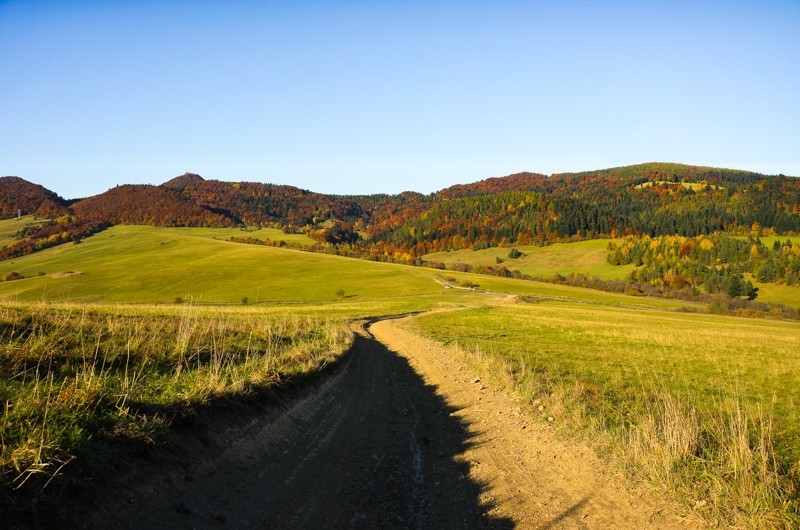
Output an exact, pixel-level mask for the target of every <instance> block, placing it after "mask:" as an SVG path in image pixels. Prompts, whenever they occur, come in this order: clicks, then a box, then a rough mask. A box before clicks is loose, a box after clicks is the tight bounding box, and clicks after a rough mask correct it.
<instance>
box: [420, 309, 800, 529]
mask: <svg viewBox="0 0 800 530" xmlns="http://www.w3.org/2000/svg"><path fill="white" fill-rule="evenodd" d="M415 322H416V325H417V326H418V327H419V329H421V330H422V332H423V333H424V334H426V335H427V336H429V337H431V338H433V339H434V340H437V341H438V342H440V343H444V344H448V345H450V346H451V347H452V348H453V351H454V353H455V354H456V355H459V356H462V357H463V358H465V359H467V360H468V361H469V362H471V363H472V364H474V365H475V366H476V368H477V369H478V370H479V371H481V372H483V373H484V374H487V375H491V376H492V377H493V378H494V379H495V380H496V381H497V382H498V383H500V384H501V385H503V386H507V387H509V388H512V389H513V390H514V391H516V392H517V393H518V394H519V395H520V396H521V397H522V398H523V401H524V402H526V403H527V404H528V405H529V407H530V408H531V410H532V411H533V413H534V414H537V415H540V416H541V417H542V418H543V419H544V421H548V420H551V421H552V422H553V423H555V424H556V425H559V426H561V427H562V428H564V429H565V431H567V432H572V433H573V434H577V435H579V436H583V437H585V438H586V439H588V440H590V441H591V443H593V444H594V446H595V447H596V448H597V449H598V450H599V451H600V452H601V453H603V454H606V455H614V456H615V457H616V459H617V460H618V462H619V463H620V464H621V465H623V466H624V467H625V468H626V469H627V470H628V471H629V472H630V473H632V474H633V475H635V476H637V477H639V478H645V479H648V480H650V481H652V482H653V483H654V484H657V485H658V486H659V487H665V488H667V489H669V490H671V491H674V492H676V493H677V494H678V496H679V497H680V498H682V499H684V502H685V507H686V510H687V512H692V513H694V514H697V515H700V516H702V517H704V518H705V519H706V520H708V521H709V522H711V523H712V524H716V525H721V526H725V527H739V528H781V527H783V528H796V527H797V525H798V524H800V511H799V510H800V505H799V503H798V493H800V488H799V487H800V443H798V442H800V436H799V433H800V417H799V416H798V413H797V407H796V404H797V403H798V400H800V376H798V373H800V372H798V368H800V351H798V348H797V344H798V343H800V326H798V325H797V324H796V323H789V322H765V321H755V322H754V321H750V320H747V319H741V318H731V317H722V316H715V315H688V314H681V313H666V312H660V311H637V310H633V309H628V308H614V307H607V306H592V305H586V304H584V305H578V304H571V303H558V302H541V303H539V304H536V305H531V306H520V305H517V306H509V305H507V306H502V307H485V308H481V309H474V310H466V311H459V312H451V313H433V314H428V315H423V316H421V317H418V318H417V319H415Z"/></svg>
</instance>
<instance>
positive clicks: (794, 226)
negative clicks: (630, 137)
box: [0, 163, 800, 296]
mask: <svg viewBox="0 0 800 530" xmlns="http://www.w3.org/2000/svg"><path fill="white" fill-rule="evenodd" d="M20 211H21V212H22V213H24V214H34V215H37V216H39V217H43V218H47V219H51V220H50V221H49V222H47V223H45V224H44V225H42V228H41V230H42V232H41V233H39V234H38V235H36V234H20V235H19V238H18V239H19V241H17V242H16V243H14V244H12V245H9V247H12V246H13V247H15V248H8V249H6V251H4V252H2V254H0V258H2V257H9V256H12V255H19V253H21V252H30V251H34V250H36V249H38V248H43V246H42V245H48V244H49V243H47V241H79V240H80V238H81V237H85V234H87V233H91V232H92V231H96V230H98V229H101V228H102V227H104V226H108V225H114V224H147V225H155V226H235V225H242V224H244V225H251V226H252V225H256V226H257V225H265V226H272V227H279V228H282V229H283V230H284V231H286V232H304V233H307V234H308V235H309V236H310V237H312V238H313V239H315V240H316V241H317V242H318V247H317V248H318V250H324V251H328V252H336V253H339V254H343V255H350V256H357V257H363V258H368V259H378V260H385V261H396V262H403V263H409V264H425V263H424V261H423V260H422V257H423V256H424V255H425V254H428V253H430V252H434V251H441V250H458V249H465V248H473V249H480V248H486V247H492V246H512V245H528V244H536V245H546V244H549V243H552V242H556V241H574V240H578V239H587V238H598V237H611V238H625V239H624V243H623V244H622V245H621V246H620V247H617V248H614V249H611V252H610V255H609V258H610V260H612V262H618V263H630V262H631V261H629V260H637V261H639V260H640V261H641V262H642V263H641V264H640V265H641V266H640V267H639V268H638V269H637V273H636V274H637V277H636V278H631V279H630V280H631V281H637V282H650V283H652V282H657V281H661V282H662V283H665V284H667V285H674V286H677V287H682V286H687V285H688V286H691V287H694V288H697V287H700V286H703V287H704V288H705V289H706V290H707V291H709V292H716V291H728V292H734V291H736V290H737V289H734V288H732V287H731V288H730V289H728V288H727V287H729V285H730V283H731V282H733V281H734V280H730V279H728V278H727V277H728V276H731V277H735V278H737V279H741V275H742V274H745V273H749V274H753V275H754V276H753V277H754V278H757V279H759V280H760V279H761V278H768V279H769V280H768V281H785V282H787V283H790V282H796V281H797V277H796V271H795V268H794V267H797V260H795V258H793V257H792V256H795V255H796V254H797V252H796V250H793V249H795V247H793V246H788V245H787V246H784V247H781V249H776V250H772V249H766V250H764V249H762V247H763V245H761V246H759V243H758V240H757V239H755V240H753V241H754V242H753V243H751V244H750V247H752V248H756V250H757V252H758V255H759V258H758V259H756V258H755V257H753V256H751V257H750V258H749V260H744V261H742V260H739V259H738V258H737V261H735V262H734V261H730V262H729V261H727V260H729V257H728V256H726V255H722V256H718V255H714V258H713V259H720V260H722V262H724V263H730V266H726V267H721V268H720V267H716V268H715V267H711V266H710V264H709V263H708V259H709V258H708V256H707V255H706V254H703V253H702V251H703V248H704V247H705V246H708V245H710V244H713V248H715V249H717V251H721V250H722V249H727V248H728V247H730V246H735V245H744V243H731V241H741V240H736V239H733V238H725V237H723V236H720V235H719V234H728V235H741V236H749V235H753V236H755V237H756V238H757V237H758V236H761V235H768V234H780V235H786V236H790V235H796V234H798V233H800V179H797V178H793V177H787V176H784V175H773V176H768V175H763V174H759V173H753V172H747V171H738V170H731V169H720V168H711V167H699V166H687V165H681V164H665V163H649V164H640V165H635V166H625V167H619V168H611V169H604V170H598V171H589V172H583V173H560V174H554V175H551V176H546V175H542V174H537V173H517V174H514V175H509V176H506V177H499V178H489V179H486V180H482V181H479V182H475V183H472V184H464V185H456V186H452V187H450V188H447V189H443V190H441V191H439V192H437V193H433V194H430V195H422V194H419V193H415V192H405V193H401V194H398V195H359V196H340V195H325V194H319V193H314V192H311V191H308V190H303V189H300V188H296V187H293V186H285V185H276V184H264V183H256V182H223V181H217V180H205V179H203V178H202V177H201V176H199V175H196V174H192V173H186V174H184V175H181V176H178V177H176V178H174V179H171V180H169V181H167V182H165V183H164V184H163V185H161V186H149V185H137V186H133V185H124V186H117V187H115V188H112V189H110V190H108V191H107V192H105V193H102V194H100V195H96V196H94V197H89V198H87V199H83V200H79V201H75V202H74V203H73V204H70V203H69V202H68V201H65V200H64V199H62V198H61V197H59V196H58V195H56V194H55V193H53V192H51V191H49V190H46V189H45V188H43V187H41V186H38V185H36V184H31V183H29V182H27V181H24V180H22V179H20V178H17V177H3V178H0V214H2V216H3V218H8V217H13V216H16V215H17V213H18V212H20ZM65 215H66V216H67V217H65ZM55 219H61V221H60V222H59V223H56V221H55ZM64 219H68V221H64ZM56 224H60V226H59V227H56V226H55V225H56ZM59 229H60V230H59ZM56 232H58V234H59V236H58V238H54V237H52V236H53V234H55V233H56ZM43 236H46V237H43ZM665 236H670V237H665ZM51 238H52V239H51ZM675 238H677V239H675ZM676 242H680V245H684V244H686V245H695V246H694V247H693V250H692V252H693V253H690V254H688V255H683V254H681V252H685V251H686V249H685V248H683V250H681V248H682V247H679V248H678V249H677V250H676V249H674V248H672V247H670V245H673V246H674V245H675V244H678V243H676ZM687 242H688V243H687ZM692 242H694V243H692ZM799 242H800V241H799ZM656 244H658V245H659V248H660V250H659V251H658V255H661V256H667V257H669V260H667V261H663V260H650V261H648V260H649V259H650V258H649V256H650V255H651V254H652V252H653V251H652V250H651V251H650V254H648V251H647V249H649V248H650V246H652V245H656ZM645 247H647V248H645ZM787 248H788V250H787ZM676 253H677V254H676ZM675 255H677V256H679V257H680V259H679V260H678V261H674V259H677V258H675ZM670 260H673V261H670ZM787 260H788V261H787ZM432 265H434V266H436V264H432ZM773 269H774V270H775V271H776V272H775V273H774V274H773V272H772V270H773ZM498 271H499V272H498ZM498 271H489V272H490V273H503V272H504V271H502V270H500V269H498ZM722 276H725V277H724V278H723V277H722ZM723 282H727V283H726V284H725V286H723ZM749 287H752V286H748V285H747V284H746V282H744V280H742V282H741V290H742V293H741V295H742V296H745V295H753V294H754V293H753V292H751V291H748V289H749Z"/></svg>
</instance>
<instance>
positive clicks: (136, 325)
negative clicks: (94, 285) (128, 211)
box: [0, 304, 352, 488]
mask: <svg viewBox="0 0 800 530" xmlns="http://www.w3.org/2000/svg"><path fill="white" fill-rule="evenodd" d="M0 337H2V340H1V341H0V405H2V407H3V414H2V421H0V441H1V442H2V453H0V470H2V481H1V482H0V483H2V484H4V485H5V487H11V486H13V487H17V488H18V487H21V486H23V485H25V484H26V482H28V481H29V480H31V479H33V480H31V482H32V483H36V484H38V485H42V483H43V482H44V483H45V484H46V481H47V479H48V478H49V477H50V476H52V475H53V474H54V473H55V472H57V470H58V469H59V466H60V465H61V464H63V463H65V462H68V461H69V460H70V459H72V458H73V457H74V456H76V455H80V454H83V453H84V452H86V451H87V450H88V449H89V448H90V447H92V444H93V443H96V442H97V441H98V440H103V439H111V438H114V437H119V436H122V437H129V438H139V439H144V440H151V439H152V437H153V436H156V435H157V433H158V432H159V431H160V430H161V429H163V428H165V427H166V426H167V425H168V424H169V423H170V421H171V419H172V418H173V417H174V416H176V415H177V416H180V415H185V414H191V411H192V409H193V407H196V406H198V405H200V404H203V403H205V402H207V401H208V400H210V399H213V398H219V397H221V396H230V395H242V394H248V393H252V392H254V391H262V390H264V389H267V388H269V387H271V386H273V385H276V384H281V383H282V382H284V381H287V380H291V379H292V378H293V377H296V376H298V377H299V376H304V375H306V374H309V373H313V372H315V371H318V370H320V369H321V368H322V367H323V366H325V365H326V364H327V363H329V362H332V361H333V360H334V359H336V358H337V357H338V356H339V355H340V354H341V353H342V352H343V351H345V350H346V349H347V348H348V347H349V345H350V343H351V340H352V334H351V332H350V330H349V328H348V326H347V323H346V322H344V321H343V320H342V319H330V318H320V317H318V316H316V315H310V316H307V315H302V314H300V313H289V312H286V311H284V312H283V314H281V315H274V314H272V315H270V314H260V313H259V312H258V311H256V310H250V311H241V310H240V311H233V310H228V311H224V310H222V311H221V310H219V309H217V308H214V309H210V308H197V307H188V306H187V307H180V308H164V307H135V308H133V307H112V306H105V307H94V308H91V309H89V308H85V307H79V306H70V305H59V306H54V305H50V304H47V305H19V304H14V305H5V306H2V307H0Z"/></svg>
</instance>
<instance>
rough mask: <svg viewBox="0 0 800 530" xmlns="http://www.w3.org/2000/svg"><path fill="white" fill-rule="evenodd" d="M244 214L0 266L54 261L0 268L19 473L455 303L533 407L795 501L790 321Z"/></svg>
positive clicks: (720, 513)
mask: <svg viewBox="0 0 800 530" xmlns="http://www.w3.org/2000/svg"><path fill="white" fill-rule="evenodd" d="M266 233H267V232H265V234H266ZM237 234H242V232H239V231H238V230H219V229H186V228H153V227H131V226H118V227H114V228H110V229H108V230H106V231H104V232H101V233H99V234H96V235H94V236H92V237H90V238H88V239H87V240H86V241H85V242H84V243H81V244H78V245H73V244H68V245H64V246H61V247H56V248H52V249H48V250H45V251H42V252H39V253H36V254H33V255H29V256H25V257H22V258H17V259H14V260H9V261H4V262H0V275H2V274H5V273H7V272H11V271H16V272H20V273H22V274H23V275H29V274H32V273H36V272H39V271H42V272H45V273H46V276H43V277H32V278H28V279H24V280H17V281H12V282H4V283H0V300H2V301H3V303H2V305H0V336H2V337H3V341H2V343H1V344H0V345H1V346H2V348H3V350H2V352H0V368H2V370H3V380H2V387H0V392H2V393H1V394H0V404H3V403H6V404H8V405H7V407H8V408H7V409H6V411H5V413H4V415H3V420H2V429H3V431H2V435H1V437H2V440H3V443H4V444H5V445H6V446H7V447H13V449H10V450H6V451H5V452H4V453H3V460H2V465H3V466H4V468H5V469H6V470H13V473H12V474H13V475H14V476H16V477H21V478H20V480H24V478H25V477H26V476H28V475H30V474H31V473H34V475H35V474H37V473H38V471H40V470H44V471H46V472H52V471H54V470H55V468H57V466H58V465H60V462H64V461H67V460H68V459H69V458H70V457H71V455H73V454H78V453H80V451H81V450H84V449H85V447H86V445H84V444H85V443H86V439H87V436H88V437H89V438H91V437H92V436H101V437H102V436H109V433H111V435H113V433H114V432H118V433H119V434H120V435H125V433H139V434H136V435H137V436H138V435H143V436H151V435H154V433H157V431H158V429H160V428H164V424H163V418H164V416H163V415H161V416H159V415H158V414H156V415H152V414H151V415H148V414H146V413H145V414H143V413H142V412H141V411H142V410H163V409H164V407H167V408H169V407H174V406H177V405H181V404H186V403H189V402H203V401H204V400H208V399H214V398H215V396H222V395H229V394H235V393H237V392H241V391H244V392H247V391H249V389H254V388H260V386H259V385H261V386H264V385H266V386H269V385H271V384H273V383H274V382H276V381H277V380H279V379H280V380H282V379H283V378H284V377H286V376H287V374H293V373H294V374H300V373H309V372H313V371H314V370H317V369H318V368H319V367H320V366H321V365H322V364H324V363H326V362H329V361H330V360H331V359H332V358H333V357H331V356H330V355H333V356H334V357H335V356H336V355H338V353H339V352H340V351H341V350H342V349H343V348H344V345H345V344H346V343H347V340H348V337H349V335H348V334H347V332H346V331H345V328H346V322H347V321H348V320H350V319H354V318H364V317H371V316H379V315H388V314H400V313H411V312H421V311H430V310H433V309H450V310H456V309H458V310H459V311H449V312H435V313H430V314H427V315H424V316H422V317H419V318H418V320H417V324H416V325H418V326H420V328H421V329H422V330H423V331H424V333H426V334H428V335H430V336H431V337H433V338H434V339H436V340H438V341H440V342H443V343H446V344H451V345H458V348H456V349H454V352H455V354H457V355H465V356H466V357H467V358H469V359H472V360H474V362H476V364H477V365H478V366H479V369H481V370H483V371H484V372H485V373H487V374H488V373H493V374H494V377H496V378H497V380H498V381H500V382H501V383H502V384H507V385H509V386H511V387H513V388H515V389H516V391H518V392H519V393H520V394H521V395H522V396H523V397H524V398H525V399H526V400H527V401H528V403H530V404H531V407H532V409H531V410H533V411H534V413H535V414H541V415H543V416H544V417H545V418H547V417H548V416H552V417H553V419H554V421H555V422H556V423H557V424H560V425H569V427H570V430H573V431H575V432H579V433H583V434H584V435H588V436H589V437H591V438H592V439H594V440H595V441H599V442H598V443H599V446H600V447H601V450H606V451H612V452H615V453H619V454H621V456H620V458H621V459H623V460H624V461H625V462H627V464H628V465H629V466H630V468H631V469H633V470H635V472H636V473H641V474H643V475H646V476H649V477H651V478H652V479H653V480H654V481H655V482H657V483H659V484H663V485H666V486H667V487H668V488H672V489H676V490H679V491H681V492H684V493H685V495H686V498H689V499H695V500H696V501H697V503H698V504H697V506H694V505H692V506H691V509H697V510H700V511H705V512H707V513H708V514H710V515H709V517H710V518H712V519H713V518H714V517H717V518H718V520H719V521H723V522H724V524H739V525H740V526H745V527H746V526H753V525H758V524H762V523H763V524H764V525H765V526H769V525H778V524H780V523H781V522H785V521H788V520H793V521H797V520H798V519H797V517H796V512H797V491H796V490H792V488H793V487H795V486H796V485H797V483H798V481H800V463H798V462H799V461H800V460H799V459H800V415H799V414H798V412H797V410H798V409H797V406H796V404H797V403H798V402H800V390H798V389H800V380H798V379H800V376H798V373H800V324H797V323H790V322H781V321H770V320H764V319H741V318H733V317H722V316H714V315H710V314H706V313H705V312H704V308H703V307H702V306H698V305H693V304H690V303H686V302H680V301H674V300H667V299H658V298H643V297H631V296H626V295H621V294H611V293H605V292H601V291H593V290H586V289H579V288H575V287H569V286H565V285H555V284H549V283H542V282H531V281H522V280H514V279H510V278H500V277H494V276H483V275H475V274H469V273H458V272H451V271H440V270H434V269H426V268H415V267H408V266H403V265H395V264H388V263H374V262H368V261H362V260H355V259H348V258H342V257H338V256H329V255H323V254H313V253H307V252H302V251H298V250H290V249H281V248H273V247H263V246H256V245H243V244H236V243H230V242H229V241H227V239H228V237H230V235H237ZM265 237H271V236H269V235H265ZM215 238H216V239H215ZM605 244H607V240H606V241H605V242H599V241H587V242H583V243H574V244H570V245H579V246H576V247H572V246H570V245H562V246H561V247H563V248H560V249H559V246H557V245H556V246H554V247H555V249H556V251H557V252H556V251H553V250H551V251H549V252H550V254H548V251H547V249H552V248H553V247H546V248H544V249H540V248H538V247H532V248H528V247H526V248H524V249H521V250H523V251H525V252H528V253H529V254H528V257H524V258H520V260H525V259H529V258H531V257H535V256H539V257H542V256H545V255H547V256H549V257H548V258H547V259H544V258H542V259H543V260H544V261H547V262H548V263H549V265H548V267H551V269H550V271H551V272H552V273H554V272H562V273H563V272H568V270H560V271H556V270H555V269H556V268H558V267H557V266H556V265H555V264H556V263H568V262H569V259H568V258H566V257H564V256H565V254H566V252H565V250H569V252H577V250H576V249H580V248H581V247H580V245H583V246H584V247H585V249H584V250H587V251H591V252H594V253H595V269H593V271H594V272H592V270H590V269H586V270H585V271H584V272H591V273H592V274H597V273H598V271H599V270H600V268H602V267H605V266H606V265H604V264H599V263H597V258H598V256H599V255H600V254H601V253H602V255H603V260H604V259H605V257H604V256H605V252H606V251H605ZM489 250H490V251H491V252H494V254H488V253H487V251H479V252H474V253H473V252H472V251H462V252H461V253H463V254H466V255H469V256H473V255H480V254H481V253H482V252H483V253H487V254H486V255H487V256H488V257H489V258H491V260H492V261H493V260H494V255H496V254H497V252H499V249H489ZM508 250H509V249H504V252H505V254H506V255H507V252H508ZM461 253H449V254H453V255H458V254H461ZM557 254H558V255H560V256H561V257H559V258H558V259H556V255H557ZM573 258H575V256H574V255H573ZM575 259H577V258H575ZM520 260H507V261H506V264H507V265H509V266H511V264H510V263H509V262H516V261H520ZM548 260H549V261H548ZM559 260H561V261H559ZM609 267H610V266H609ZM615 269H618V268H615ZM573 270H574V269H573ZM542 275H547V274H542ZM598 275H599V274H598ZM444 284H450V285H452V286H453V288H452V289H444V287H443V286H444ZM475 285H477V288H476V289H475V290H473V289H472V287H473V286H475ZM779 289H785V288H779ZM766 290H767V289H765V291H766ZM781 292H785V291H778V294H780V293H781ZM517 295H524V299H526V300H529V301H531V302H533V303H529V304H520V303H515V301H517V300H519V298H515V296H517ZM178 297H180V298H183V300H184V301H185V302H189V301H192V302H193V303H182V304H177V303H175V299H176V298H178ZM245 297H247V302H248V303H247V304H246V305H244V304H242V301H243V298H245ZM41 300H45V301H47V303H38V302H39V301H41ZM54 302H55V303H54ZM86 302H92V303H90V304H87V303H86ZM128 302H132V303H134V304H130V305H123V304H124V303H128ZM154 303H162V304H163V305H148V304H154ZM205 303H214V304H227V305H215V306H212V307H208V308H206V307H202V306H201V304H205ZM688 311H691V312H688ZM323 350H326V351H328V353H325V352H324V351H323ZM329 354H330V355H329ZM51 361H52V363H51ZM45 367H46V369H45ZM281 374H283V375H281ZM134 401H135V402H136V405H135V406H134V404H133V402H134ZM142 403H143V404H145V405H146V406H145V407H144V408H142V407H139V404H142ZM129 405H130V406H129ZM539 406H541V407H542V411H541V412H540V411H539V410H538V407H539ZM137 407H139V408H137ZM148 407H149V408H148ZM153 407H155V408H153ZM137 411H138V412H137ZM737 415H738V416H737ZM159 418H160V419H159ZM737 418H738V419H737ZM115 429H116V431H115ZM12 443H13V445H12ZM737 451H738V452H737ZM773 456H774V457H776V462H771V460H770V458H772V457H773ZM26 473H27V474H26ZM793 481H794V482H793ZM781 503H783V504H781ZM792 517H795V519H792Z"/></svg>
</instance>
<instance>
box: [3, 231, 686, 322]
mask: <svg viewBox="0 0 800 530" xmlns="http://www.w3.org/2000/svg"><path fill="white" fill-rule="evenodd" d="M238 232H239V231H238V230H234V229H207V228H155V227H144V226H116V227H112V228H109V229H108V230H105V231H103V232H101V233H99V234H95V235H94V236H92V237H90V238H87V239H86V240H85V241H84V242H83V243H80V244H77V245H75V244H67V245H62V246H59V247H54V248H50V249H46V250H44V251H41V252H37V253H35V254H31V255H28V256H23V257H21V258H15V259H12V260H8V261H2V262H0V276H1V275H3V274H6V273H9V272H12V271H14V272H18V273H20V274H22V275H23V276H26V278H25V279H23V280H16V281H12V282H3V283H0V300H19V301H25V300H27V301H38V300H48V301H53V302H94V303H126V302H138V303H173V302H174V301H176V299H178V298H180V299H182V300H183V301H185V302H189V301H191V302H195V303H228V304H231V303H233V304H240V303H241V302H242V301H243V299H244V298H247V302H248V303H249V304H256V303H261V304H263V303H303V302H314V303H317V304H346V303H348V302H356V305H357V306H358V307H359V308H360V310H361V311H362V312H363V310H364V308H365V306H364V303H363V301H365V300H369V301H370V303H377V301H379V300H380V301H382V302H381V303H386V301H387V300H392V299H398V298H400V299H402V298H405V299H408V300H416V301H414V302H413V303H412V302H402V305H404V306H405V307H408V308H413V307H416V306H415V304H418V303H419V304H422V307H427V306H428V304H429V303H431V302H430V300H428V301H426V298H431V297H433V298H435V299H441V300H444V301H448V300H453V299H456V298H459V297H464V296H466V295H470V294H471V293H469V292H468V291H466V290H464V289H458V288H454V289H447V290H446V289H444V287H443V284H445V283H448V282H449V280H450V279H452V280H455V282H454V285H460V284H464V285H477V286H478V289H479V290H480V291H491V292H498V293H509V294H523V295H534V296H543V297H556V298H559V299H563V298H569V299H580V300H585V301H595V302H601V303H610V304H618V305H636V306H645V307H671V308H678V307H682V306H686V305H687V304H686V303H685V302H676V301H672V300H659V299H645V298H641V297H640V298H636V297H631V296H625V295H620V294H610V293H602V292H599V291H591V290H586V289H579V288H575V287H570V286H564V285H553V284H549V283H544V282H531V281H523V280H515V279H509V278H498V277H493V276H485V275H477V274H468V273H458V272H450V271H437V270H433V269H426V268H421V267H408V266H403V265H396V264H391V263H378V262H371V261H364V260H357V259H350V258H343V257H339V256H332V255H325V254H317V253H311V252H304V251H300V250H294V249H284V248H275V247H265V246H259V245H247V244H241V243H231V242H229V241H228V240H227V238H228V237H230V235H232V234H235V233H238ZM226 236H227V237H226ZM215 237H216V238H217V239H214V238H215ZM42 273H44V275H41V274H42ZM393 303H397V302H393ZM688 305H691V304H688Z"/></svg>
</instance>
